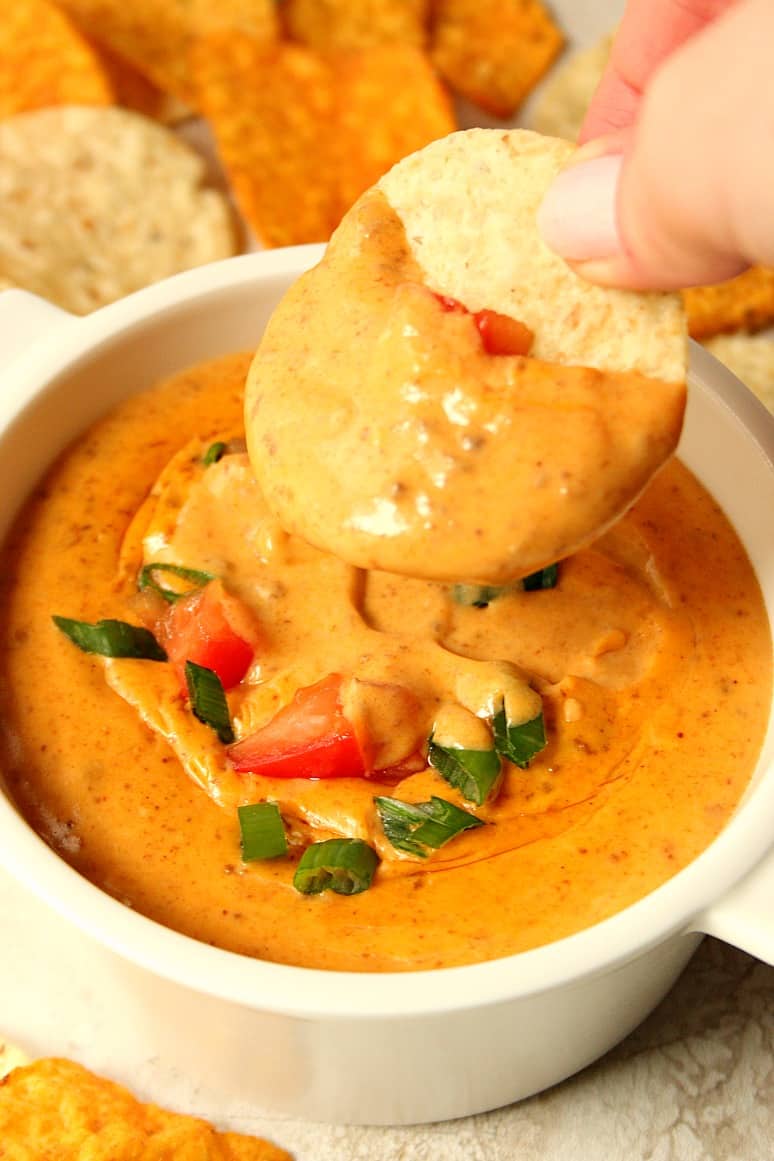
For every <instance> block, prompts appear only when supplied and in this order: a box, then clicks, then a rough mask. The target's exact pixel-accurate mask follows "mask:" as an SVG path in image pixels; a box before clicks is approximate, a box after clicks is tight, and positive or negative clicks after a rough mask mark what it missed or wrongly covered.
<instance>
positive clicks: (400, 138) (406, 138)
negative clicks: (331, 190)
mask: <svg viewBox="0 0 774 1161" xmlns="http://www.w3.org/2000/svg"><path fill="white" fill-rule="evenodd" d="M336 74H337V99H338V110H339V115H338V124H339V145H340V148H341V170H340V199H341V209H342V212H343V211H345V210H347V209H349V207H350V206H351V205H352V203H353V202H354V201H356V200H357V198H358V197H359V196H360V194H361V193H363V192H364V190H366V189H368V187H369V186H371V185H373V184H374V182H375V181H378V179H379V178H380V177H381V176H382V174H383V173H386V172H387V170H388V169H390V168H391V167H392V166H393V165H394V164H395V163H396V162H397V161H400V159H401V158H402V157H405V156H406V155H407V154H409V153H413V152H414V151H415V150H417V149H421V148H422V147H423V146H424V145H428V144H429V143H430V142H431V141H435V139H436V138H437V137H445V136H446V134H447V133H452V132H453V131H454V129H456V124H455V120H454V112H453V110H452V104H451V99H450V97H449V95H448V93H447V92H446V90H445V88H444V87H443V85H442V84H441V82H440V81H439V80H438V77H437V75H436V73H435V70H434V69H433V67H432V65H431V64H430V62H429V61H428V59H427V57H426V56H425V55H424V54H423V53H422V52H421V51H420V50H419V49H418V48H414V47H412V46H411V45H400V44H386V45H382V46H380V47H377V48H370V49H364V50H363V51H362V52H359V53H349V54H347V55H346V56H344V57H342V58H341V59H340V60H339V61H337V64H336Z"/></svg>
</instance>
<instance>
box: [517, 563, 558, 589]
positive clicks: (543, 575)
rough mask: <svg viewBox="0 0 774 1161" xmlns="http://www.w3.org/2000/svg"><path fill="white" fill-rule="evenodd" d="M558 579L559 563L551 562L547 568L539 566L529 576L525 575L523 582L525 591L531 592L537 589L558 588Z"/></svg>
mask: <svg viewBox="0 0 774 1161" xmlns="http://www.w3.org/2000/svg"><path fill="white" fill-rule="evenodd" d="M558 580H559V565H558V564H549V565H548V567H547V568H539V569H538V570H537V572H531V573H530V574H529V576H525V577H524V579H523V581H522V582H521V583H522V586H523V588H524V591H525V592H527V593H531V592H534V591H535V590H536V589H553V588H556V582H557V581H558Z"/></svg>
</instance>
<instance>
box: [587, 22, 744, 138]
mask: <svg viewBox="0 0 774 1161" xmlns="http://www.w3.org/2000/svg"><path fill="white" fill-rule="evenodd" d="M735 3H738V0H629V3H628V4H627V6H626V11H625V12H624V15H623V18H622V20H621V25H620V27H619V29H618V32H617V33H616V36H615V40H614V41H613V47H612V50H611V53H610V60H609V62H608V65H607V68H606V69H605V72H604V73H603V75H602V79H601V81H600V82H599V85H598V87H597V91H596V92H595V94H594V97H593V98H592V101H591V104H590V106H589V109H588V112H587V114H586V118H585V120H584V122H583V125H582V127H581V131H580V134H579V136H578V140H579V142H581V143H583V142H584V141H589V140H590V139H591V138H593V137H600V136H602V135H603V134H607V133H614V132H616V131H618V130H621V129H626V128H628V126H630V125H632V124H633V123H634V121H635V120H636V118H637V110H638V108H639V104H640V101H641V99H642V94H643V92H644V90H645V88H646V86H647V83H648V81H649V80H650V78H651V76H652V75H653V73H654V72H655V71H656V69H657V68H658V66H659V65H660V64H661V62H662V61H663V60H665V59H666V57H668V56H670V55H671V54H672V53H673V52H674V51H675V49H677V48H679V47H680V45H681V44H683V43H684V42H685V41H686V40H689V39H690V38H691V37H692V36H694V35H695V34H696V33H697V32H699V31H700V30H701V29H702V28H704V27H705V25H707V24H709V23H710V22H711V21H713V20H715V19H716V18H717V17H718V16H720V15H721V14H722V13H723V12H725V11H727V9H729V8H730V7H731V6H732V5H733V4H735Z"/></svg>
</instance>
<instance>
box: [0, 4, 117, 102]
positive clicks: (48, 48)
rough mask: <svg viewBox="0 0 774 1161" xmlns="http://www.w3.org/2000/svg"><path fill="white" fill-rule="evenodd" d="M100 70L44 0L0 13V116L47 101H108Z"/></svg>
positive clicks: (95, 59) (111, 96)
mask: <svg viewBox="0 0 774 1161" xmlns="http://www.w3.org/2000/svg"><path fill="white" fill-rule="evenodd" d="M113 100H114V94H113V88H112V86H111V83H110V80H109V78H108V76H107V74H106V72H105V69H104V68H103V67H102V65H101V64H100V61H99V58H98V57H97V55H96V53H95V52H94V51H93V49H92V48H91V46H90V45H89V44H88V42H87V41H86V40H85V39H84V37H83V36H81V34H80V32H79V31H78V29H77V28H76V27H75V25H74V24H73V23H72V21H70V20H68V19H67V17H66V16H64V15H63V13H61V12H60V11H59V10H58V8H56V7H54V5H53V4H49V3H47V0H12V2H9V3H6V4H4V5H3V6H2V12H0V117H10V116H12V115H13V114H14V113H23V112H26V111H27V110H30V109H43V108H46V107H48V106H50V105H110V104H112V102H113Z"/></svg>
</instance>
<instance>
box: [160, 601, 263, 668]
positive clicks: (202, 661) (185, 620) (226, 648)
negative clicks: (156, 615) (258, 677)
mask: <svg viewBox="0 0 774 1161" xmlns="http://www.w3.org/2000/svg"><path fill="white" fill-rule="evenodd" d="M249 620H250V614H249V612H248V610H247V609H246V608H245V607H244V605H243V604H242V602H241V601H239V600H238V599H237V598H236V597H233V596H231V595H230V594H229V593H227V592H226V591H225V589H224V588H223V585H222V583H221V582H220V581H212V582H211V583H210V584H208V585H206V586H205V587H204V588H202V589H196V590H195V591H194V592H192V593H190V594H189V595H188V596H186V597H182V598H181V599H180V600H179V601H176V602H175V604H174V605H171V606H170V608H169V610H168V611H167V612H166V613H165V615H164V617H163V619H162V622H161V625H160V626H159V637H160V638H161V642H162V644H163V645H164V647H165V649H166V651H167V655H168V657H169V660H170V662H171V663H172V665H173V666H174V668H175V671H176V672H177V675H178V677H179V679H180V684H181V688H183V689H185V688H186V681H185V663H186V661H194V662H196V664H197V665H203V666H204V667H205V668H206V669H212V670H213V671H214V672H215V673H217V675H218V677H219V678H220V680H221V682H222V684H223V688H224V689H232V688H233V687H234V686H235V685H238V684H239V682H240V681H241V680H242V678H243V677H244V676H245V674H246V673H247V671H248V669H249V668H250V665H251V664H252V661H253V657H254V655H255V648H254V645H253V643H252V642H251V641H250V640H249V639H248V638H249V637H250V636H253V637H254V634H251V632H250V628H251V627H250V624H249Z"/></svg>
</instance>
